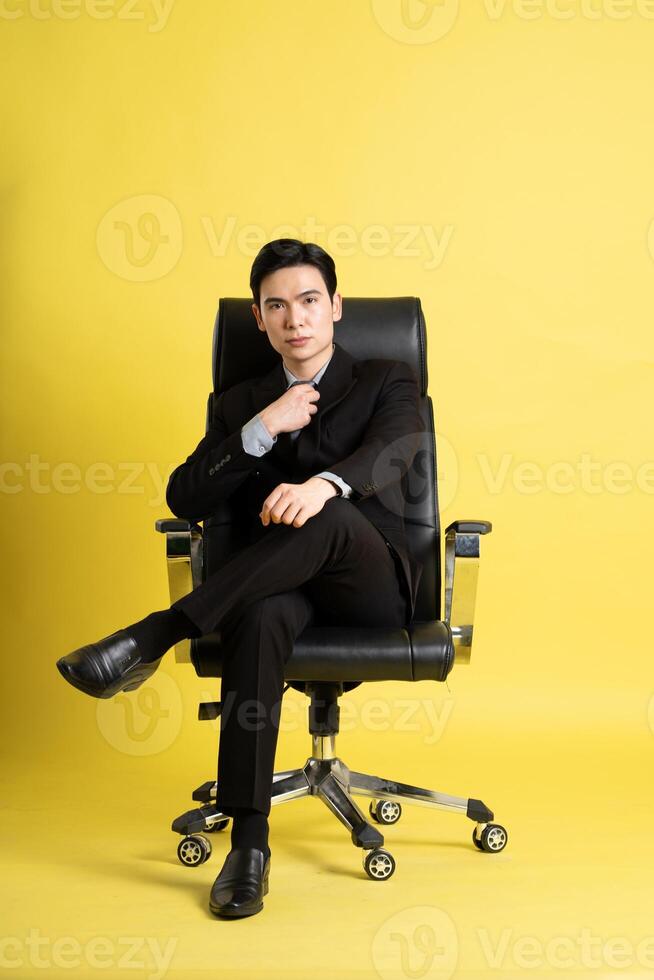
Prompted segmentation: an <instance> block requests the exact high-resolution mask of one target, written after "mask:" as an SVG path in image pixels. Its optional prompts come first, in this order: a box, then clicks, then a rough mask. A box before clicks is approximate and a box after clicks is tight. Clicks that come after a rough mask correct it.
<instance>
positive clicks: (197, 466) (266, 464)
mask: <svg viewBox="0 0 654 980" xmlns="http://www.w3.org/2000/svg"><path fill="white" fill-rule="evenodd" d="M287 386H288V382H287V380H286V375H285V374H284V368H283V364H282V360H281V358H280V359H279V361H278V363H277V364H276V365H275V367H274V368H273V369H272V371H270V372H268V374H265V375H263V377H260V378H250V379H248V380H247V381H241V382H239V383H238V384H235V385H233V386H232V387H231V388H228V389H227V390H226V391H223V392H220V394H218V395H215V396H214V398H213V409H212V418H211V420H210V424H209V428H208V430H207V433H206V435H205V436H204V438H203V439H202V440H201V441H200V442H199V443H198V445H197V447H196V449H195V450H194V451H193V452H192V453H191V455H190V456H189V457H188V458H187V459H186V462H184V463H182V464H180V466H178V467H177V468H176V469H175V470H174V471H173V472H172V474H171V476H170V479H169V481H168V486H167V489H166V502H167V504H168V506H169V507H170V510H171V511H172V513H173V514H175V515H176V516H177V517H183V518H186V519H188V520H192V521H199V520H203V519H205V518H207V517H210V516H211V514H212V511H214V510H215V509H216V507H217V506H218V504H219V503H220V502H221V501H225V500H227V499H228V498H230V497H231V496H232V494H235V493H237V491H238V496H239V501H240V502H241V504H243V505H244V508H245V513H246V514H247V516H248V519H251V520H252V522H257V523H258V524H259V525H260V526H261V519H260V518H259V512H260V511H261V507H262V505H263V501H264V500H265V499H266V497H267V496H268V494H269V493H271V491H272V490H273V489H274V488H275V487H276V486H277V485H278V484H279V483H284V482H285V483H302V482H304V481H305V480H307V479H309V477H311V476H315V475H316V474H317V473H319V472H320V471H321V470H330V471H331V472H332V473H336V474H337V475H338V476H340V477H342V479H343V480H345V481H346V483H349V485H350V486H351V487H352V494H351V496H350V498H349V499H350V500H351V501H352V503H353V504H354V506H355V507H357V508H358V509H359V510H360V511H361V512H362V513H363V514H365V516H366V517H367V518H368V519H369V520H370V521H371V522H372V524H374V525H375V527H377V528H378V530H379V531H380V533H381V534H382V536H383V537H384V538H385V539H386V541H388V542H389V544H390V545H391V549H394V550H395V553H396V555H397V558H398V559H399V568H398V571H399V573H400V584H401V586H402V588H403V589H404V594H405V596H406V598H407V600H408V603H409V608H410V618H412V617H413V614H414V610H415V602H416V595H417V590H418V582H419V580H420V576H421V574H422V568H423V566H422V563H420V562H418V561H417V560H416V559H414V558H413V556H412V555H410V554H409V551H408V547H407V540H406V531H405V525H404V500H403V493H402V487H401V485H400V481H401V478H402V476H403V475H404V474H405V473H406V471H407V469H408V468H409V467H410V466H411V463H412V461H413V458H414V456H415V454H416V452H417V449H418V447H419V444H420V441H421V436H422V431H423V425H422V420H421V417H420V409H419V389H418V383H417V380H416V377H415V374H414V373H413V371H412V370H411V368H410V367H409V365H408V364H406V363H405V362H404V361H395V360H387V359H381V358H375V359H370V360H362V361H357V360H355V359H354V358H353V357H351V356H350V354H348V353H347V351H346V350H345V349H344V348H343V347H341V346H340V344H338V343H336V342H335V341H334V353H333V354H332V357H331V360H330V362H329V364H328V365H327V369H326V371H325V373H324V374H323V376H322V378H321V379H320V382H319V383H318V390H319V392H320V398H319V399H318V401H317V402H315V403H314V404H316V405H317V408H318V410H317V412H315V414H314V415H313V416H312V418H311V421H310V422H309V424H308V425H306V426H304V428H303V429H302V430H301V432H300V434H299V436H298V437H297V439H296V441H295V443H294V444H293V442H292V440H291V439H290V437H289V434H288V433H280V434H279V436H278V438H277V442H276V443H275V445H274V446H273V448H272V449H271V450H270V451H269V452H268V453H266V454H264V455H263V456H252V455H250V454H249V453H246V452H245V450H244V449H243V444H242V439H241V426H242V425H244V423H245V422H247V421H248V420H249V419H251V418H252V416H253V415H256V414H257V412H260V411H262V409H264V408H265V407H266V406H267V405H269V404H270V403H271V402H273V401H275V400H276V399H277V398H279V397H280V396H281V395H282V394H283V393H284V391H286V388H287ZM325 506H326V507H328V506H329V501H327V503H326V504H325ZM309 520H311V518H309ZM264 530H265V529H264Z"/></svg>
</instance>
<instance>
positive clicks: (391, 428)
mask: <svg viewBox="0 0 654 980" xmlns="http://www.w3.org/2000/svg"><path fill="white" fill-rule="evenodd" d="M423 428H424V427H423V423H422V418H421V415H420V401H419V390H418V383H417V381H416V377H415V374H414V373H413V371H412V370H411V368H410V367H409V365H408V364H406V363H405V362H404V361H394V362H393V364H392V365H391V367H390V368H389V370H388V373H387V375H386V377H385V379H384V383H383V385H382V389H381V391H380V393H379V396H378V399H377V404H376V405H375V410H374V413H373V415H372V416H371V418H370V421H369V423H368V425H367V427H366V430H365V432H364V434H363V439H362V441H361V445H360V446H359V447H358V448H357V449H355V450H354V452H353V453H350V455H349V456H347V457H346V458H345V459H342V460H340V462H338V463H333V464H332V463H330V466H329V469H330V470H331V471H332V472H333V473H335V474H336V475H337V476H340V477H341V479H343V480H345V482H346V483H348V484H349V485H350V486H351V487H352V494H351V499H352V500H364V499H365V498H366V497H372V496H374V495H375V494H377V493H379V492H380V491H381V490H383V489H384V487H386V486H387V485H388V484H389V483H393V482H395V481H399V480H401V479H402V477H403V476H404V474H405V473H406V472H407V471H408V470H409V469H410V467H411V464H412V462H413V458H414V456H415V454H416V452H417V451H418V448H419V446H420V442H421V439H422V435H423Z"/></svg>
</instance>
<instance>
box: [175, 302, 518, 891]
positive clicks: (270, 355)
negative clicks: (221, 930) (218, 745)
mask: <svg viewBox="0 0 654 980" xmlns="http://www.w3.org/2000/svg"><path fill="white" fill-rule="evenodd" d="M335 338H336V339H337V340H338V342H339V344H341V345H342V346H343V347H344V348H345V349H346V350H347V351H348V352H349V353H350V354H351V355H352V356H353V357H354V358H355V359H357V360H359V359H365V358H369V357H382V358H391V359H397V360H402V361H406V362H407V363H409V364H410V365H411V366H412V368H413V369H414V371H415V374H416V377H417V378H418V379H419V384H420V393H421V403H422V413H423V424H424V429H425V440H424V443H423V445H422V446H421V447H420V448H419V450H418V452H417V454H416V457H415V459H414V463H413V466H412V468H411V470H410V471H409V472H408V473H407V474H406V475H405V476H404V477H403V480H404V481H405V488H404V490H405V494H404V499H405V500H406V501H407V512H406V514H405V520H406V528H407V536H408V542H409V547H410V550H411V553H412V555H413V556H414V557H415V558H416V559H418V561H420V562H422V563H423V572H422V577H421V580H420V585H419V590H418V597H417V604H416V609H415V614H414V617H413V620H412V622H411V624H410V626H409V628H407V629H401V628H398V629H387V628H375V629H368V628H361V627H357V628H352V627H344V628H338V627H320V626H311V627H308V628H307V629H305V630H304V632H303V633H302V634H301V635H300V636H299V637H298V638H297V640H296V643H295V646H294V650H293V653H292V655H291V657H290V658H289V660H288V661H287V664H286V672H285V680H286V681H287V682H288V683H287V685H286V687H285V688H284V690H285V691H286V690H287V689H288V687H289V686H290V687H293V688H294V689H295V690H297V691H301V692H303V693H304V694H306V696H307V697H308V698H309V699H310V704H309V711H308V722H309V731H310V733H311V737H312V752H311V756H310V757H309V758H308V759H307V761H306V763H305V765H304V766H303V767H302V768H301V769H291V770H288V771H286V772H276V773H275V775H274V777H273V789H272V804H273V805H277V804H279V803H285V802H287V801H289V800H293V799H297V798H298V797H302V796H307V795H312V796H318V797H319V798H320V799H321V800H322V801H323V802H324V803H325V804H326V805H327V806H328V807H329V809H330V810H331V811H332V812H333V813H334V814H335V815H336V816H337V817H338V819H339V820H340V821H341V823H343V824H344V825H345V826H346V827H347V828H348V830H349V831H350V832H351V836H352V841H353V843H354V844H355V845H356V846H357V847H361V848H362V849H363V855H364V860H363V864H364V869H365V871H366V873H367V874H368V875H369V876H370V877H371V878H373V879H377V880H382V879H385V878H389V877H390V876H391V875H392V874H393V871H394V870H395V860H394V858H393V856H392V854H391V853H390V852H389V851H388V850H387V849H385V848H384V846H383V844H384V837H383V835H382V834H381V833H380V831H379V829H378V828H379V826H383V825H390V824H394V823H396V822H397V821H398V820H399V819H400V815H401V812H402V806H401V804H402V803H403V802H406V803H414V804H418V805H422V806H429V807H434V808H436V809H441V810H452V811H455V812H457V813H463V814H465V815H466V816H467V817H468V818H470V819H471V820H472V821H474V823H475V827H474V830H473V835H472V837H473V842H474V844H475V846H476V847H478V848H479V849H480V850H482V851H488V852H497V851H501V850H502V849H503V848H504V847H505V845H506V842H507V832H506V830H505V828H504V827H502V826H500V825H499V824H496V823H493V822H492V821H493V813H492V812H491V810H489V809H488V807H487V806H485V805H484V804H483V803H482V802H481V800H477V799H468V798H465V797H456V796H448V795H446V794H444V793H439V792H436V791H435V790H430V789H422V788H421V787H419V786H409V785H407V784H405V783H401V782H398V781H397V780H396V779H389V778H387V777H379V776H371V775H367V774H366V773H360V772H353V771H351V770H350V769H348V768H347V766H346V765H345V763H344V762H342V761H341V760H340V759H339V758H338V757H337V756H336V735H337V733H338V730H339V710H340V709H339V706H338V699H339V697H340V696H341V695H342V694H343V693H345V692H348V691H351V690H352V689H353V688H355V687H357V686H358V685H359V684H361V683H363V682H365V681H389V680H392V681H423V680H434V681H444V680H445V679H446V677H447V675H448V674H449V672H450V670H451V669H452V666H453V664H454V663H455V662H457V663H467V662H468V661H469V659H470V651H471V647H472V634H473V621H474V606H475V593H476V587H477V575H478V565H479V541H480V536H481V535H482V534H487V533H488V532H489V531H490V530H491V525H490V523H488V522H487V521H455V522H454V523H452V524H450V525H449V527H448V528H447V529H446V531H445V583H444V586H445V588H444V609H443V613H442V618H441V542H440V529H439V515H438V492H437V480H436V445H435V432H434V419H433V411H432V402H431V398H430V397H429V395H428V394H427V358H426V335H425V321H424V317H423V314H422V309H421V305H420V301H419V299H417V298H415V297H412V296H406V297H397V298H389V299H367V298H346V299H344V300H343V316H342V319H341V320H339V321H337V323H336V325H335ZM278 357H279V355H278V354H277V352H276V351H274V350H273V348H272V347H271V345H270V343H269V341H268V338H267V337H266V336H265V334H263V333H261V332H260V331H259V330H258V329H257V325H256V322H255V319H254V317H253V315H252V311H251V300H249V299H221V300H220V304H219V307H218V315H217V318H216V323H215V327H214V335H213V382H214V391H216V392H220V391H222V390H224V389H227V388H229V387H231V386H232V385H233V384H236V383H237V382H239V381H242V380H244V379H245V378H248V377H253V376H255V375H257V376H258V375H261V374H264V373H266V372H267V371H269V370H270V369H271V368H272V367H273V366H274V364H275V362H276V359H277V358H278ZM212 397H213V393H212V394H210V395H209V403H208V406H207V425H208V419H209V418H210V417H211V399H212ZM232 518H233V514H232V512H231V507H230V502H229V501H228V502H227V503H226V504H224V505H221V507H220V508H219V510H217V511H216V513H215V514H213V515H212V517H211V519H208V520H205V521H204V527H203V528H200V527H199V526H198V525H197V524H192V523H191V522H189V521H186V520H179V519H176V518H175V519H172V518H171V519H164V520H158V521H157V522H156V528H157V530H158V531H160V532H162V533H165V535H166V555H167V563H168V576H169V585H170V599H171V602H174V601H175V600H176V599H178V598H179V597H180V596H182V595H186V594H187V593H188V592H190V591H191V590H192V589H193V588H194V587H195V586H196V585H198V584H200V583H201V582H202V581H203V580H204V578H206V576H207V575H208V574H211V572H212V571H214V570H215V569H216V568H218V567H219V566H220V564H221V563H222V561H223V560H224V558H225V557H226V556H227V555H228V554H229V553H230V552H231V551H233V550H234V548H235V547H238V542H239V537H238V535H239V528H238V526H237V522H236V521H235V520H233V519H232ZM371 651H372V655H371ZM175 658H176V660H177V661H178V662H189V661H190V662H191V663H192V664H193V666H194V667H195V670H196V672H197V674H198V675H199V676H200V677H220V676H222V671H221V665H222V651H221V647H220V633H219V631H217V632H215V633H211V634H208V635H205V636H202V637H199V638H198V639H192V640H184V641H183V642H181V643H179V644H178V645H177V646H176V648H175ZM220 708H221V705H220V702H210V703H204V704H201V705H200V709H199V717H200V719H210V718H216V717H218V715H219V714H220ZM353 794H354V795H359V796H365V797H369V798H370V799H371V802H370V804H369V813H370V818H371V820H372V821H373V822H372V823H370V822H368V821H367V820H366V817H365V816H364V814H363V813H362V811H361V810H360V809H359V807H358V806H357V804H356V803H355V801H354V799H353V798H352V795H353ZM193 799H194V800H196V801H198V802H200V803H202V804H203V805H202V806H200V807H198V808H196V809H193V810H189V811H188V812H186V813H184V814H182V815H181V816H180V817H177V818H176V819H175V820H174V821H173V824H172V829H173V830H174V831H175V832H177V833H179V834H182V835H183V839H182V841H181V842H180V844H179V847H178V856H179V858H180V860H181V861H182V863H183V864H186V865H191V866H192V865H199V864H202V863H203V862H204V861H206V860H207V858H208V857H209V856H210V854H211V844H210V840H209V838H208V837H206V836H205V833H206V832H210V831H217V830H223V829H225V827H227V825H228V823H229V819H230V818H229V817H228V816H226V815H225V814H221V813H220V811H219V810H218V809H217V807H216V805H215V800H216V782H215V781H209V782H206V783H203V784H202V785H201V786H199V787H198V788H197V789H196V790H195V791H194V792H193ZM373 824H376V826H374V825H373ZM202 831H204V832H205V833H202Z"/></svg>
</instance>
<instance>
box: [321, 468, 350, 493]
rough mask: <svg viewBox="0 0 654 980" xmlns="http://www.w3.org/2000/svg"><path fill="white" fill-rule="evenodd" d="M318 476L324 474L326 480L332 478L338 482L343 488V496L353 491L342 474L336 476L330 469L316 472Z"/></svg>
mask: <svg viewBox="0 0 654 980" xmlns="http://www.w3.org/2000/svg"><path fill="white" fill-rule="evenodd" d="M316 476H324V477H325V479H326V480H332V481H333V482H334V483H336V484H337V486H339V487H340V488H341V490H342V493H341V496H342V497H345V499H346V500H347V498H348V497H349V496H350V494H351V493H352V487H351V486H350V484H349V483H346V482H345V480H342V479H341V477H340V476H336V474H335V473H330V472H329V470H323V471H322V472H321V473H316Z"/></svg>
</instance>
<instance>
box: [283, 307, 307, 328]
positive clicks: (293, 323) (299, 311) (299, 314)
mask: <svg viewBox="0 0 654 980" xmlns="http://www.w3.org/2000/svg"><path fill="white" fill-rule="evenodd" d="M303 323H304V316H303V308H302V307H301V306H296V305H295V304H294V303H291V305H290V306H289V308H288V315H287V317H286V326H287V327H294V328H298V329H299V328H300V327H302V325H303Z"/></svg>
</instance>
